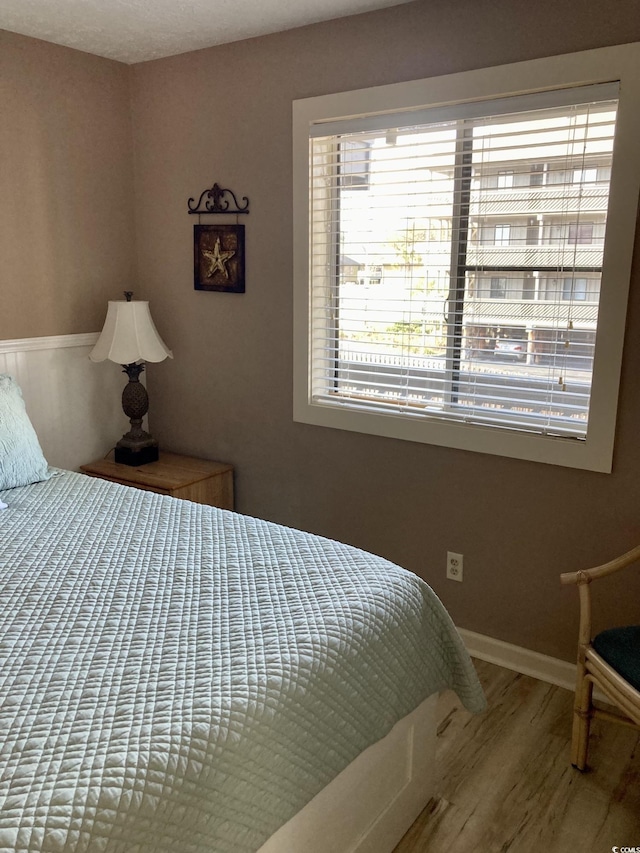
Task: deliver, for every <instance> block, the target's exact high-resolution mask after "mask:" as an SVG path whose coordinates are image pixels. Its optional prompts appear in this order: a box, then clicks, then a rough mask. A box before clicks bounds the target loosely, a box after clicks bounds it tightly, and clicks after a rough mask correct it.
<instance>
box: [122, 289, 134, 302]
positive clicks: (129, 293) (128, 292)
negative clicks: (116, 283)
mask: <svg viewBox="0 0 640 853" xmlns="http://www.w3.org/2000/svg"><path fill="white" fill-rule="evenodd" d="M132 297H133V290H125V292H124V298H125V299H126V300H127V302H131V299H132Z"/></svg>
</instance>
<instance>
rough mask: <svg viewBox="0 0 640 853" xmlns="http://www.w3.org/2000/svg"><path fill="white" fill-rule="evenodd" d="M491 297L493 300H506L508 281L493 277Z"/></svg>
mask: <svg viewBox="0 0 640 853" xmlns="http://www.w3.org/2000/svg"><path fill="white" fill-rule="evenodd" d="M490 295H491V298H492V299H505V298H506V296H507V279H506V278H496V277H495V276H493V277H492V278H491V291H490Z"/></svg>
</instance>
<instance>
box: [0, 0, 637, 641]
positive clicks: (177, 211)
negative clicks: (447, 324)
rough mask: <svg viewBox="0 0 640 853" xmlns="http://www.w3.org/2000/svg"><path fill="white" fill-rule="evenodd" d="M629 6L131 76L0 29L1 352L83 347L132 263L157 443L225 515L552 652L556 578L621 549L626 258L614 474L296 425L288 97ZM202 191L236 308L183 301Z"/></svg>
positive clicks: (381, 16) (380, 17)
mask: <svg viewBox="0 0 640 853" xmlns="http://www.w3.org/2000/svg"><path fill="white" fill-rule="evenodd" d="M639 11H640V6H639V3H638V2H637V0H616V3H615V4H609V6H608V7H605V4H602V3H600V2H595V0H539V2H537V3H535V4H531V3H525V2H524V0H515V1H514V0H419V2H416V3H412V4H408V5H405V6H399V7H395V8H393V9H391V10H387V11H381V12H374V13H370V14H367V15H363V16H358V17H355V18H351V19H344V20H340V21H334V22H329V23H325V24H318V25H314V26H311V27H307V28H304V29H300V30H294V31H290V32H287V33H281V34H277V35H274V36H268V37H265V38H261V39H254V40H250V41H247V42H239V43H236V44H232V45H226V46H222V47H217V48H212V49H210V50H205V51H200V52H197V53H192V54H187V55H184V56H180V57H175V58H170V59H166V60H160V61H157V62H152V63H146V64H142V65H138V66H134V67H133V68H126V67H125V66H122V65H119V64H118V63H113V62H109V61H107V60H103V59H98V58H95V57H90V56H88V55H86V54H82V53H79V52H76V51H72V50H68V49H65V48H60V47H55V46H52V45H47V44H45V43H43V42H37V41H34V40H31V39H26V38H23V37H20V36H13V35H9V34H0V87H2V89H0V113H1V114H2V121H1V122H0V155H1V156H0V187H1V188H2V192H1V193H0V211H1V213H0V258H1V259H2V266H1V267H0V270H1V272H0V300H1V302H0V339H1V338H14V337H23V336H25V337H26V336H32V335H47V334H63V333H69V332H86V331H92V330H97V329H98V328H100V326H101V323H102V319H103V317H104V306H105V303H106V300H107V299H108V298H109V297H113V296H116V297H118V296H119V291H120V290H122V289H124V286H125V285H129V284H131V282H132V270H133V269H134V266H135V263H136V258H135V257H134V252H135V251H137V265H138V274H137V278H136V280H135V283H134V284H133V287H134V289H135V290H136V295H137V296H139V297H140V298H149V299H151V302H152V310H153V314H154V317H155V319H156V323H157V325H158V327H159V329H160V331H161V334H162V335H163V336H164V337H165V338H166V340H167V342H168V344H169V345H170V346H171V347H172V348H173V349H174V352H175V360H174V361H167V362H164V363H162V364H159V365H151V366H150V367H149V371H148V375H149V385H150V390H151V406H152V409H151V419H152V426H153V430H154V433H155V434H156V435H157V436H158V437H159V438H160V440H161V442H162V444H163V445H164V446H165V447H171V448H174V449H176V450H183V451H188V452H191V453H194V454H202V455H204V456H208V457H212V458H218V459H225V460H229V461H231V462H233V463H234V464H235V465H236V470H237V495H238V509H239V510H240V511H242V512H247V513H251V514H254V515H261V516H264V517H266V518H269V519H273V520H274V521H278V522H282V523H285V524H289V525H292V526H296V527H301V528H305V529H308V530H312V531H315V532H318V533H323V534H325V535H328V536H331V537H335V538H338V539H342V540H344V541H347V542H351V543H353V544H355V545H358V546H360V547H363V548H367V549H369V550H372V551H374V552H377V553H379V554H382V555H384V556H386V557H388V558H390V559H392V560H394V561H396V562H399V563H401V564H402V565H405V566H407V567H408V568H410V569H413V570H415V571H416V572H418V573H419V574H421V575H423V576H424V577H425V578H426V579H427V580H428V581H429V582H430V583H431V584H432V585H433V586H434V588H435V589H436V591H437V592H438V593H439V594H440V595H441V597H442V599H443V600H444V602H445V604H446V605H447V607H448V608H449V610H450V612H451V614H452V615H453V617H454V619H455V621H456V622H457V623H458V624H459V625H460V626H462V627H466V628H469V629H472V630H476V631H479V632H482V633H485V634H489V635H491V636H494V637H498V638H501V639H504V640H507V641H510V642H513V643H517V644H520V645H523V646H527V647H530V648H532V649H537V650H538V651H541V652H546V653H548V654H552V655H558V656H563V657H566V658H570V657H571V656H572V654H573V647H574V636H575V628H576V620H575V614H576V602H575V599H574V595H573V594H572V593H573V591H571V590H563V589H561V588H560V587H559V585H558V573H559V572H560V571H561V570H565V569H573V568H578V567H580V566H581V565H584V564H589V563H596V562H599V561H603V560H605V559H607V558H609V557H610V556H612V555H614V554H616V553H618V552H619V551H621V550H623V549H624V548H626V547H629V546H631V545H635V544H637V543H638V542H640V513H639V511H638V506H639V497H640V440H639V433H640V431H639V430H638V424H639V422H640V402H639V400H638V394H637V392H636V386H637V369H636V366H637V365H638V363H640V280H639V276H640V273H639V272H638V270H637V264H636V271H635V272H634V277H633V282H632V290H631V299H630V310H629V321H628V330H627V340H626V344H625V360H624V367H623V381H622V389H621V411H620V417H619V430H618V440H617V448H616V455H615V463H614V473H613V474H611V475H600V474H593V473H584V472H580V471H574V470H569V469H562V468H557V467H552V466H545V465H539V464H534V463H528V462H520V461H517V460H511V459H502V458H499V457H493V456H484V455H481V454H474V453H466V452H463V451H456V450H451V449H443V448H438V447H430V446H426V445H418V444H413V443H410V442H400V441H394V440H390V439H384V438H377V437H373V436H365V435H359V434H356V433H347V432H341V431H337V430H328V429H321V428H317V427H312V426H306V425H302V424H294V423H293V421H292V416H291V409H292V402H291V375H292V363H291V362H292V345H291V325H292V237H291V230H292V205H291V102H292V100H293V99H295V98H301V97H306V96H310V95H316V94H322V93H326V92H334V91H340V90H345V89H353V88H357V87H362V86H371V85H376V84H382V83H388V82H395V81H398V80H408V79H415V78H419V77H425V76H430V75H436V74H443V73H448V72H452V71H459V70H465V69H469V68H477V67H483V66H488V65H493V64H499V63H506V62H512V61H516V60H518V59H528V58H533V57H537V56H543V55H545V54H546V55H551V54H554V53H564V52H569V51H573V50H581V49H586V48H590V47H598V46H603V45H607V44H615V43H618V42H624V41H634V40H640V15H638V12H639ZM129 84H131V86H132V97H133V101H132V104H133V110H132V114H133V123H134V146H135V169H136V178H135V192H134V187H133V183H132V168H131V162H132V161H131V142H130V135H129V133H130V112H129V90H128V86H129ZM214 180H216V181H218V182H220V183H222V184H223V185H224V186H230V187H232V188H233V189H235V190H236V191H237V192H238V193H240V194H242V195H247V196H249V198H250V200H251V214H250V216H248V217H247V218H246V222H245V224H246V228H247V292H246V294H244V295H234V294H222V293H204V292H196V291H194V289H193V278H192V276H193V273H192V227H193V224H194V221H193V220H194V217H191V216H188V215H187V212H186V211H187V199H188V198H189V197H190V196H193V195H196V194H197V193H199V192H200V191H201V190H202V189H204V188H205V187H206V186H210V185H211V183H212V182H213V181H214ZM134 200H135V212H136V220H135V234H136V238H137V249H136V247H135V245H134V236H133V235H134V227H133V209H134ZM105 449H106V448H105ZM447 550H455V551H461V552H462V553H464V555H465V580H464V583H463V584H455V583H452V582H450V581H449V582H448V581H445V580H444V569H445V553H446V551H447ZM639 574H640V573H639ZM638 593H640V577H639V578H638V583H636V585H635V587H633V594H629V593H626V592H625V593H623V592H622V586H621V585H620V584H617V583H613V584H612V586H611V591H610V593H609V595H608V596H607V600H606V601H605V608H604V610H605V615H608V616H612V615H613V616H614V617H617V618H619V619H620V620H625V619H629V618H632V616H631V614H632V613H633V612H634V610H635V618H636V619H637V617H638V613H637V603H636V602H637V601H638Z"/></svg>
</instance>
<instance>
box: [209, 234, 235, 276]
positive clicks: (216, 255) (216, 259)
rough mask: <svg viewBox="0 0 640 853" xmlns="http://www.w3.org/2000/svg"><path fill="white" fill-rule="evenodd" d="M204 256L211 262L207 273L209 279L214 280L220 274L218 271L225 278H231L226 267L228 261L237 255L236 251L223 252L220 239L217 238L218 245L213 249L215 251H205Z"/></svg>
mask: <svg viewBox="0 0 640 853" xmlns="http://www.w3.org/2000/svg"><path fill="white" fill-rule="evenodd" d="M202 254H203V255H204V256H205V258H206V259H207V260H208V261H209V269H208V271H207V278H213V276H214V275H215V274H216V272H218V270H219V271H220V272H221V273H223V275H224V277H225V278H229V270H228V269H227V267H226V263H227V261H228V260H229V259H230V258H232V257H233V256H234V255H235V252H234V251H228V250H227V251H221V249H220V238H219V237H217V238H216V244H215V246H214V247H213V251H210V250H209V249H203V250H202Z"/></svg>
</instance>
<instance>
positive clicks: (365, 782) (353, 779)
mask: <svg viewBox="0 0 640 853" xmlns="http://www.w3.org/2000/svg"><path fill="white" fill-rule="evenodd" d="M436 704H437V696H430V697H429V698H428V699H426V700H425V701H424V702H423V703H422V704H421V705H419V706H418V707H417V708H416V709H415V711H412V713H411V714H408V715H407V716H406V717H404V718H403V719H402V720H400V721H399V722H398V723H396V725H395V726H394V727H393V729H392V730H391V731H390V732H389V734H388V735H387V736H386V737H385V738H383V739H382V740H380V741H378V743H374V744H373V746H370V747H369V748H368V749H365V751H364V752H362V753H361V754H360V755H359V756H358V757H357V758H356V759H355V760H354V761H352V762H351V764H349V765H348V767H346V768H345V769H344V770H343V771H342V773H340V774H339V775H338V776H336V778H335V779H334V780H333V782H330V783H329V785H327V787H326V788H324V789H323V790H322V791H320V793H319V794H317V795H316V796H315V797H314V798H313V799H312V800H311V802H309V803H307V805H306V806H305V807H304V808H303V809H302V810H301V811H299V812H298V814H297V815H295V816H294V817H292V818H291V820H289V821H288V822H287V823H285V824H284V826H282V827H281V828H280V829H279V830H278V831H277V832H276V833H275V834H274V835H272V836H271V838H270V839H269V840H268V841H267V842H266V843H265V844H263V846H262V847H260V849H259V851H258V853H300V851H302V850H304V851H305V853H391V851H392V850H393V849H394V847H395V846H396V845H397V844H398V842H399V841H400V839H401V838H402V836H403V835H404V834H405V833H406V832H407V830H408V829H409V827H410V826H411V824H412V823H413V822H414V821H415V819H416V818H417V817H418V815H419V814H420V812H421V811H422V810H423V809H424V808H425V806H426V805H427V803H428V802H429V800H430V799H431V798H432V797H433V796H434V789H435V781H436V780H435V748H436V714H435V711H436Z"/></svg>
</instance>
